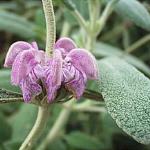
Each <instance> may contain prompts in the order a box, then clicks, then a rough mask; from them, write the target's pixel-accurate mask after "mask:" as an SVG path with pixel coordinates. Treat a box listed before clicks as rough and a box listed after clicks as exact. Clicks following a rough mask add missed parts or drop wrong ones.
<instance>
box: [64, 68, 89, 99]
mask: <svg viewBox="0 0 150 150" xmlns="http://www.w3.org/2000/svg"><path fill="white" fill-rule="evenodd" d="M86 82H87V78H86V75H84V74H82V73H80V72H79V71H77V70H76V73H75V78H74V79H73V80H71V81H70V82H68V83H66V84H65V87H66V88H67V89H68V91H70V92H72V93H73V95H74V97H75V98H76V99H80V98H81V96H82V95H83V92H84V90H85V86H86Z"/></svg>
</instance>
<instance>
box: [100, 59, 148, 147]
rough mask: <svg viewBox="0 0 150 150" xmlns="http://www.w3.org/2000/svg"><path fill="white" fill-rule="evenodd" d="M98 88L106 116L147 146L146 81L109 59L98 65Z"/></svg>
mask: <svg viewBox="0 0 150 150" xmlns="http://www.w3.org/2000/svg"><path fill="white" fill-rule="evenodd" d="M98 65H99V68H100V80H99V87H100V92H101V93H102V95H103V97H104V100H105V102H106V106H107V108H108V112H109V113H110V114H111V116H112V118H113V119H114V120H115V121H116V123H117V125H118V126H119V127H120V128H122V129H123V130H124V131H125V132H126V133H128V134H129V135H131V136H132V137H133V138H134V139H135V140H137V141H138V142H140V143H143V144H149V143H150V80H149V79H148V78H147V77H145V76H144V75H143V74H142V73H140V72H139V71H138V70H137V69H135V68H134V67H133V66H131V65H129V64H128V63H126V62H125V61H123V60H121V59H119V58H117V57H111V58H106V59H102V60H100V61H99V62H98Z"/></svg>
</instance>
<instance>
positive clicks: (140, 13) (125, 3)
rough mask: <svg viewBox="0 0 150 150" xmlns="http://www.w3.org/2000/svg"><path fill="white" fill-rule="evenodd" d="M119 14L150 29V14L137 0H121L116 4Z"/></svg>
mask: <svg viewBox="0 0 150 150" xmlns="http://www.w3.org/2000/svg"><path fill="white" fill-rule="evenodd" d="M116 11H117V12H118V14H119V15H122V16H123V17H125V18H127V19H129V20H131V21H133V22H134V23H135V24H136V25H138V26H140V27H142V28H144V29H146V30H148V31H150V14H149V13H148V11H147V10H146V8H145V7H144V6H143V5H142V4H141V3H140V2H138V1H137V0H120V1H119V2H118V3H117V5H116Z"/></svg>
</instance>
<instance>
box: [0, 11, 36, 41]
mask: <svg viewBox="0 0 150 150" xmlns="http://www.w3.org/2000/svg"><path fill="white" fill-rule="evenodd" d="M0 30H5V31H7V32H11V33H14V34H17V35H19V36H20V37H23V38H33V37H34V36H35V33H34V25H33V24H32V23H31V22H29V21H27V20H26V19H24V18H23V17H21V16H19V15H16V14H13V13H12V12H11V13H10V12H6V11H1V12H0Z"/></svg>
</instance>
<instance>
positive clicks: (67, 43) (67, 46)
mask: <svg viewBox="0 0 150 150" xmlns="http://www.w3.org/2000/svg"><path fill="white" fill-rule="evenodd" d="M74 48H76V44H75V43H74V42H73V40H71V39H70V38H67V37H63V38H60V39H59V40H58V41H57V42H56V43H55V49H64V51H65V52H66V53H68V52H70V51H71V50H72V49H74Z"/></svg>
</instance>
